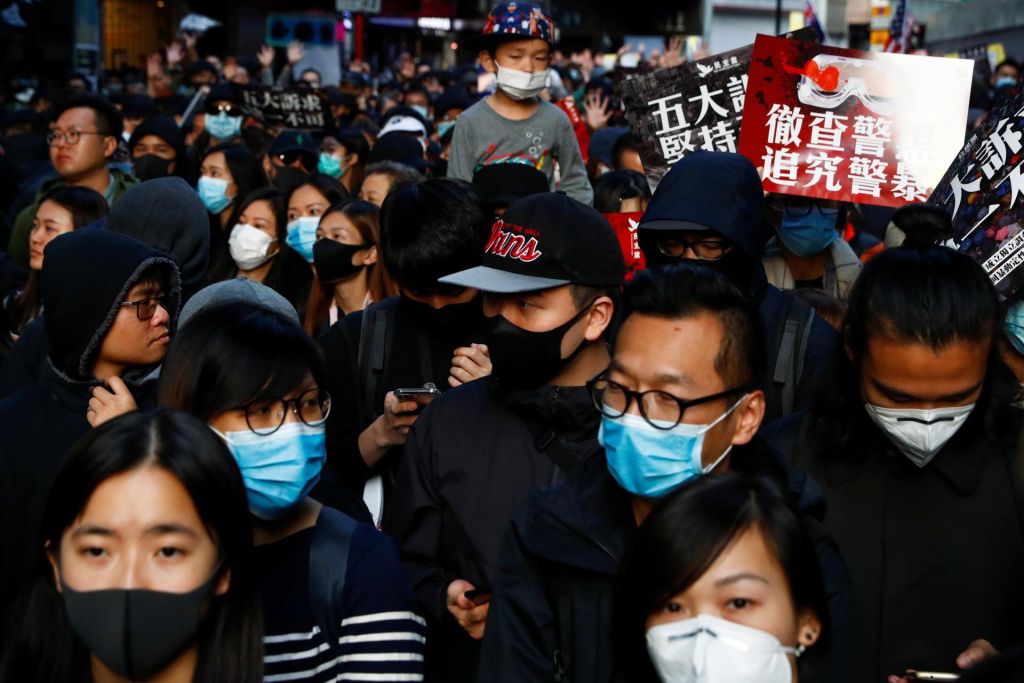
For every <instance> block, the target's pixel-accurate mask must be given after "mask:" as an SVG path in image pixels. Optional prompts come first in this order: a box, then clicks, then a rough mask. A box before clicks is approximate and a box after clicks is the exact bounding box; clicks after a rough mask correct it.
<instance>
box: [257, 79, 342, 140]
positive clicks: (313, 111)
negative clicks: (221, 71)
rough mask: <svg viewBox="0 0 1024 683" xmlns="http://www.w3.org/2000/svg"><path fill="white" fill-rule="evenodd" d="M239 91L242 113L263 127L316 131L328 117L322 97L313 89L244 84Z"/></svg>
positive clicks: (324, 123) (322, 126) (324, 124)
mask: <svg viewBox="0 0 1024 683" xmlns="http://www.w3.org/2000/svg"><path fill="white" fill-rule="evenodd" d="M240 92H241V95H242V109H243V111H245V112H246V114H248V115H249V116H252V117H253V118H255V119H256V120H258V121H260V122H261V123H262V124H263V125H264V126H267V127H272V128H289V129H296V130H316V129H322V128H324V127H325V126H326V122H327V121H328V120H329V118H330V117H329V116H327V103H326V101H325V100H324V96H323V94H322V93H320V92H319V91H316V90H310V89H309V88H301V89H300V88H295V89H289V90H280V89H275V88H263V87H259V86H251V85H247V86H242V87H241V88H240Z"/></svg>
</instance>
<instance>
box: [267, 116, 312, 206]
mask: <svg viewBox="0 0 1024 683" xmlns="http://www.w3.org/2000/svg"><path fill="white" fill-rule="evenodd" d="M317 160H318V156H317V145H316V140H314V139H313V135H312V134H310V133H308V132H302V131H296V130H284V131H281V132H280V133H278V134H277V136H276V137H274V139H273V140H272V141H271V142H270V149H268V150H267V153H266V154H265V155H263V171H264V172H265V173H266V174H267V178H269V179H270V183H271V185H273V186H274V187H276V188H277V189H278V190H280V191H281V192H282V193H283V194H288V193H289V192H291V190H292V188H293V187H295V186H296V185H298V184H299V183H301V182H302V181H303V180H305V179H306V178H308V177H309V176H311V175H312V174H313V173H314V172H315V171H316V170H317Z"/></svg>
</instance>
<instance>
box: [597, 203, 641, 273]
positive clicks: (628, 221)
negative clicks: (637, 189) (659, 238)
mask: <svg viewBox="0 0 1024 683" xmlns="http://www.w3.org/2000/svg"><path fill="white" fill-rule="evenodd" d="M643 215H644V212H643V211H634V212H632V213H606V214H605V215H604V217H605V218H607V219H608V222H609V223H610V224H611V226H612V229H613V230H615V236H616V237H618V238H619V247H621V248H622V258H623V259H624V260H625V261H626V280H632V279H633V276H634V275H635V274H636V273H637V272H638V271H641V270H643V269H645V268H646V267H647V261H646V260H645V259H644V253H643V252H642V251H640V241H639V238H638V236H637V232H636V230H637V227H638V226H639V225H640V219H641V218H643Z"/></svg>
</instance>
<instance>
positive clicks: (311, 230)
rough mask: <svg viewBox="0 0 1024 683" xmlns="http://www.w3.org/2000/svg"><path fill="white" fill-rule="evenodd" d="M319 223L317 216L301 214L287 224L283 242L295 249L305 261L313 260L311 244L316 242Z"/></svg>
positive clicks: (310, 261)
mask: <svg viewBox="0 0 1024 683" xmlns="http://www.w3.org/2000/svg"><path fill="white" fill-rule="evenodd" d="M318 225H320V217H319V216H303V217H301V218H296V219H295V220H293V221H292V222H291V223H289V224H288V235H287V237H285V240H284V241H285V243H286V244H287V245H288V246H289V247H291V248H292V249H294V250H295V251H297V252H298V253H299V256H301V257H302V258H304V259H306V263H312V262H313V245H314V244H315V243H316V228H317V226H318Z"/></svg>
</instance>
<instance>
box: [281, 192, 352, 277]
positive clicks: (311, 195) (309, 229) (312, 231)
mask: <svg viewBox="0 0 1024 683" xmlns="http://www.w3.org/2000/svg"><path fill="white" fill-rule="evenodd" d="M348 196H349V195H348V192H347V191H346V190H345V187H344V186H343V185H342V184H341V183H339V182H338V181H337V180H335V179H334V178H331V177H330V176H326V175H324V174H323V173H314V174H313V175H311V176H310V177H309V178H307V179H306V180H304V181H303V182H301V183H299V184H298V185H296V186H295V187H293V188H292V191H291V192H289V193H288V201H287V206H288V226H287V227H288V229H287V234H286V236H285V243H286V244H287V245H288V246H289V247H291V248H292V249H293V250H295V251H296V252H297V253H298V254H299V256H301V257H302V258H303V259H304V260H305V261H306V263H308V264H310V265H312V264H313V245H314V244H315V243H316V229H317V226H319V225H320V217H321V216H322V215H324V213H325V212H326V211H327V209H329V208H330V207H332V206H334V205H335V204H337V203H339V202H341V201H343V200H345V199H348Z"/></svg>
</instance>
